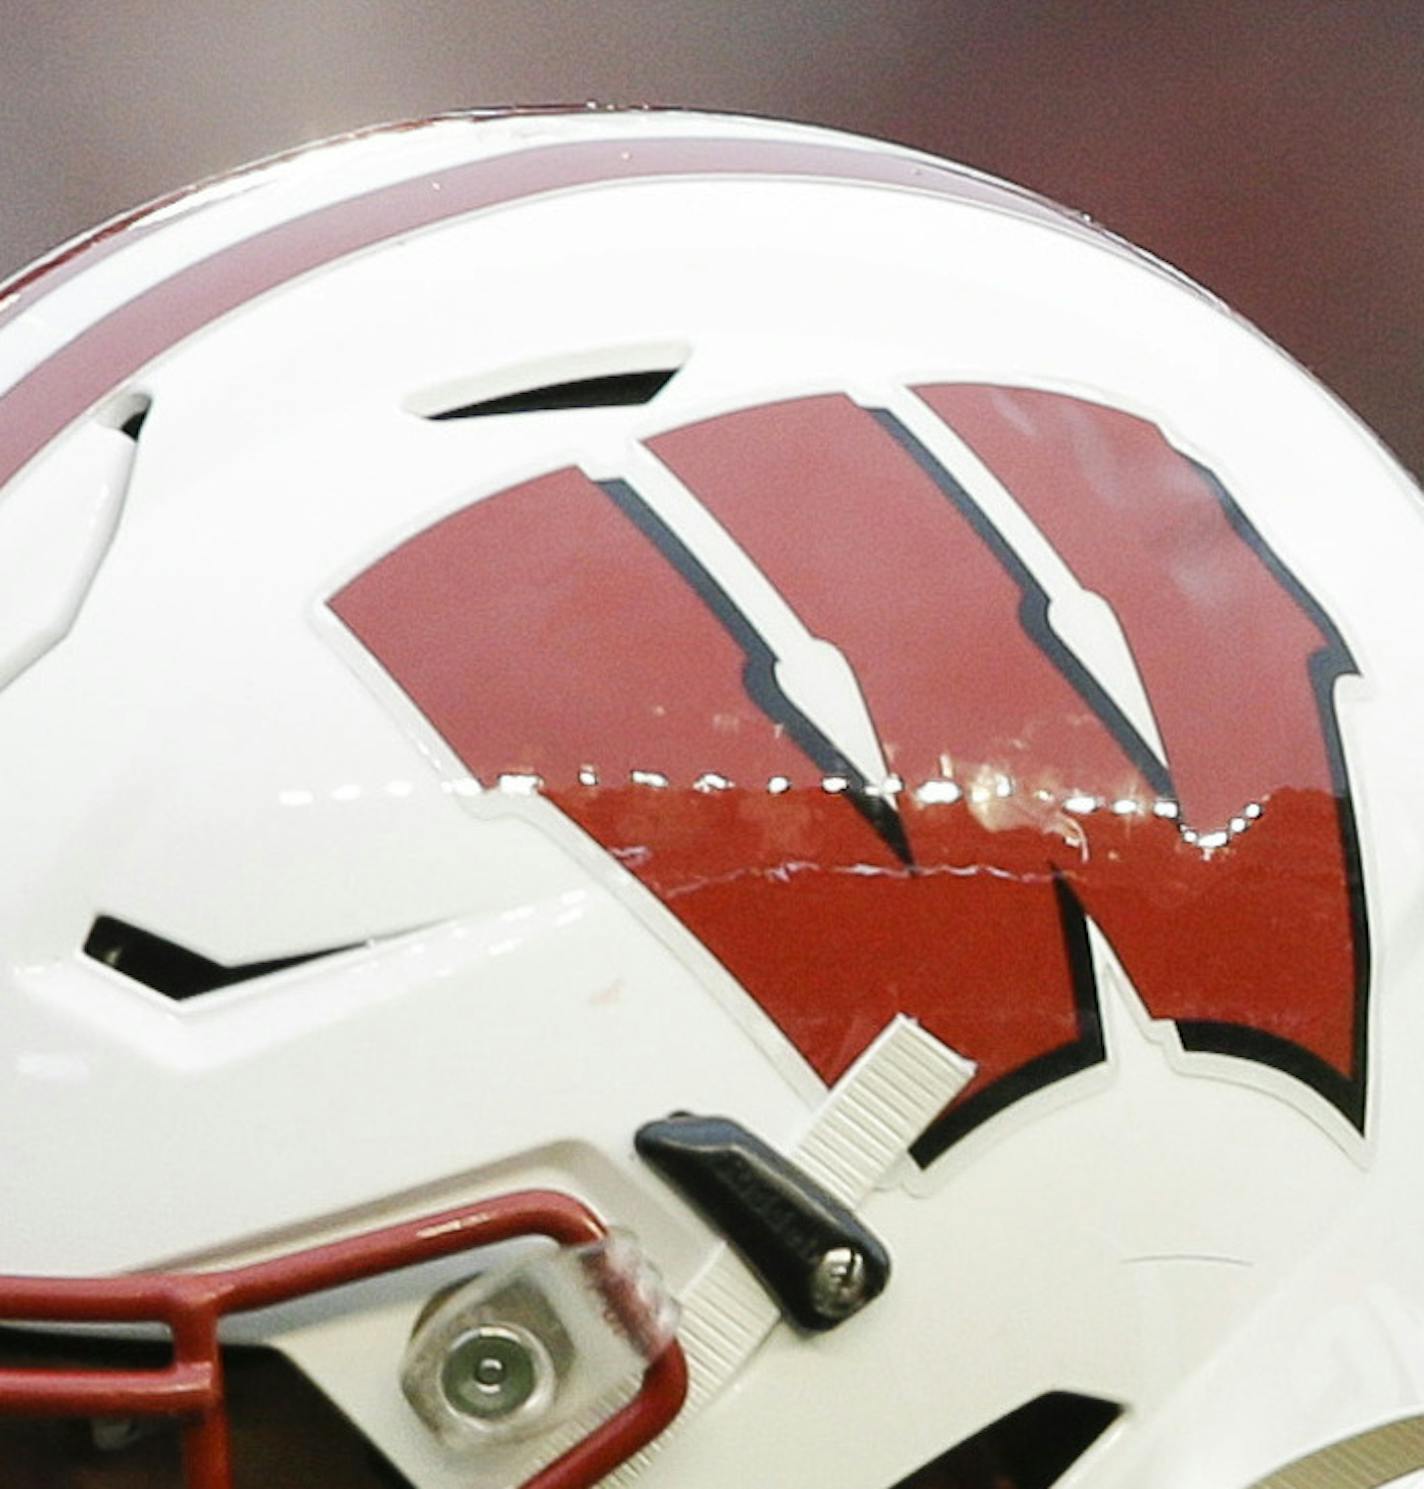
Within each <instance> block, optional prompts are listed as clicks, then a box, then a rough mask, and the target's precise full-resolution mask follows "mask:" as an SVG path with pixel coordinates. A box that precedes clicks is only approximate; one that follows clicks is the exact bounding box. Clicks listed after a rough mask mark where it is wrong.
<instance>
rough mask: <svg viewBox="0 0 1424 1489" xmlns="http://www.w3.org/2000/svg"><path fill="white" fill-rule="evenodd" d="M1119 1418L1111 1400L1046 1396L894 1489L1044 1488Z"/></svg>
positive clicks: (1065, 1393)
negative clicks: (951, 1487) (1010, 1485)
mask: <svg viewBox="0 0 1424 1489" xmlns="http://www.w3.org/2000/svg"><path fill="white" fill-rule="evenodd" d="M1121 1415H1122V1408H1121V1407H1120V1406H1118V1405H1116V1404H1115V1403H1113V1402H1111V1401H1102V1400H1100V1399H1099V1398H1098V1397H1096V1396H1079V1395H1077V1394H1075V1393H1074V1392H1072V1391H1049V1392H1048V1393H1047V1395H1044V1396H1036V1397H1035V1398H1034V1399H1033V1400H1032V1401H1029V1402H1026V1403H1025V1404H1024V1405H1023V1406H1020V1407H1019V1408H1017V1410H1015V1411H1011V1412H1009V1414H1008V1415H1007V1416H1003V1417H1000V1418H999V1419H998V1421H996V1422H990V1424H989V1425H988V1426H987V1427H985V1428H982V1429H981V1430H980V1431H978V1432H976V1433H975V1434H974V1436H973V1437H966V1438H965V1439H964V1441H963V1442H961V1443H957V1444H956V1445H955V1446H954V1447H952V1448H951V1449H950V1450H949V1451H948V1452H947V1453H943V1454H941V1455H940V1456H939V1457H938V1458H936V1459H935V1460H934V1461H933V1462H932V1463H926V1464H925V1466H924V1467H923V1468H920V1469H916V1470H915V1472H914V1473H912V1474H911V1475H910V1476H909V1478H907V1479H901V1480H900V1482H899V1483H898V1484H896V1485H894V1489H945V1486H947V1485H953V1486H954V1489H1003V1486H1004V1485H1008V1484H1012V1485H1013V1486H1014V1489H1050V1486H1051V1485H1053V1484H1056V1483H1057V1482H1058V1480H1059V1479H1061V1478H1062V1477H1063V1475H1064V1474H1065V1473H1067V1472H1068V1470H1069V1469H1070V1468H1071V1467H1072V1466H1073V1465H1074V1464H1075V1463H1076V1462H1077V1461H1078V1459H1079V1458H1081V1457H1082V1456H1083V1454H1084V1453H1086V1452H1087V1451H1088V1449H1089V1448H1090V1447H1092V1445H1093V1444H1094V1443H1095V1442H1096V1441H1097V1440H1098V1438H1100V1437H1101V1436H1102V1435H1103V1433H1104V1432H1106V1431H1107V1429H1108V1428H1109V1427H1110V1426H1111V1425H1112V1424H1113V1422H1115V1421H1116V1420H1117V1419H1118V1417H1119V1416H1121Z"/></svg>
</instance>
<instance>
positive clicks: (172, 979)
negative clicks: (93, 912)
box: [84, 915, 347, 1002]
mask: <svg viewBox="0 0 1424 1489" xmlns="http://www.w3.org/2000/svg"><path fill="white" fill-rule="evenodd" d="M346 949H347V948H345V947H333V948H330V949H328V950H325V951H308V952H303V953H302V954H300V955H298V956H288V957H278V958H275V959H273V960H271V961H265V962H247V963H245V964H243V965H239V966H226V965H224V964H223V963H222V962H214V961H210V960H209V959H208V958H207V957H205V956H203V955H201V954H200V953H199V952H196V951H190V950H189V949H188V948H187V947H186V946H179V945H177V944H176V943H175V942H173V941H166V940H164V938H163V937H162V936H156V935H154V934H153V932H152V931H145V930H141V929H140V928H139V927H138V926H135V925H129V924H128V922H127V921H123V920H117V919H115V918H114V917H113V916H111V915H100V916H99V917H98V918H97V919H96V920H95V921H94V924H93V925H92V926H91V927H90V929H89V935H88V937H87V938H86V940H85V942H84V955H85V956H87V957H90V958H92V959H93V960H94V961H96V962H102V963H103V964H104V965H105V966H106V967H112V968H113V969H114V971H115V972H120V973H122V974H123V975H124V976H125V977H130V978H132V979H133V980H134V981H135V982H141V983H142V984H143V985H144V986H145V987H148V988H152V989H153V991H154V992H156V993H162V994H163V996H164V997H165V998H172V999H174V1000H175V1001H178V1002H182V1001H183V999H185V998H194V997H197V996H198V995H199V994H200V993H211V992H214V991H215V990H216V989H218V988H224V987H231V986H232V985H233V984H234V983H239V982H251V981H253V980H254V979H256V978H258V977H266V976H268V975H269V974H271V973H273V972H281V971H284V970H286V968H288V967H297V966H300V965H301V964H302V963H303V962H310V961H315V960H316V959H317V958H318V957H323V956H331V955H333V954H334V953H335V952H336V951H344V950H346Z"/></svg>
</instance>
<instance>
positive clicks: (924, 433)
mask: <svg viewBox="0 0 1424 1489" xmlns="http://www.w3.org/2000/svg"><path fill="white" fill-rule="evenodd" d="M1421 518H1424V513H1421V508H1420V505H1419V493H1418V492H1417V491H1416V490H1415V488H1414V487H1413V485H1412V484H1411V483H1410V481H1409V480H1408V478H1407V477H1406V476H1405V475H1404V474H1403V473H1402V472H1401V470H1400V469H1399V468H1398V466H1396V465H1395V464H1394V463H1393V461H1392V460H1391V459H1390V457H1389V456H1388V454H1387V453H1386V452H1385V451H1384V450H1383V449H1382V448H1381V447H1380V445H1379V444H1378V443H1377V441H1376V440H1374V439H1373V438H1372V437H1371V436H1370V434H1369V433H1368V432H1367V431H1366V430H1365V429H1364V428H1362V427H1361V425H1360V424H1359V423H1358V422H1357V421H1356V420H1355V419H1354V418H1353V417H1352V416H1351V415H1350V414H1349V413H1348V412H1347V411H1346V410H1345V409H1343V408H1342V407H1341V406H1340V405H1339V404H1338V403H1337V402H1335V401H1334V400H1333V399H1332V398H1331V397H1330V395H1329V394H1327V393H1326V392H1325V391H1323V390H1322V389H1321V388H1320V387H1319V386H1318V385H1317V384H1316V383H1314V382H1313V381H1312V380H1311V379H1310V378H1309V377H1308V376H1306V375H1305V374H1304V373H1303V372H1302V371H1301V370H1300V369H1299V368H1298V367H1296V366H1295V365H1294V364H1293V363H1291V362H1290V361H1289V360H1288V359H1287V358H1286V357H1284V356H1283V355H1282V354H1281V353H1280V352H1279V351H1277V350H1276V349H1275V348H1273V347H1272V346H1271V345H1269V344H1268V343H1267V342H1266V341H1265V340H1264V339H1263V338H1262V337H1261V336H1260V335H1259V334H1258V333H1256V332H1255V331H1254V330H1253V329H1252V328H1251V327H1250V326H1248V325H1246V324H1244V323H1243V322H1242V321H1240V320H1239V319H1236V318H1235V317H1233V316H1232V315H1231V314H1230V313H1229V312H1228V311H1226V310H1225V309H1224V308H1223V307H1222V306H1221V305H1220V304H1219V303H1217V302H1216V301H1214V300H1213V299H1212V298H1211V296H1209V295H1208V294H1206V293H1204V292H1203V291H1201V290H1199V289H1197V288H1195V287H1194V286H1193V285H1191V284H1189V283H1187V282H1186V281H1184V280H1183V279H1182V278H1181V277H1179V276H1178V275H1176V274H1175V273H1174V272H1173V271H1171V270H1170V269H1168V268H1166V267H1164V266H1163V265H1161V264H1159V263H1157V262H1155V261H1154V260H1152V259H1151V258H1150V257H1148V256H1147V255H1145V254H1142V253H1140V252H1138V251H1136V250H1134V249H1132V248H1131V247H1129V246H1127V245H1126V244H1124V243H1122V242H1120V241H1118V240H1117V239H1115V238H1113V237H1112V236H1110V235H1109V234H1107V233H1104V232H1103V231H1101V230H1100V229H1098V228H1097V227H1095V226H1094V225H1093V224H1091V223H1089V222H1087V221H1085V220H1084V219H1083V218H1082V217H1080V216H1077V215H1075V214H1073V213H1070V212H1066V211H1064V210H1062V209H1060V208H1057V207H1054V206H1052V205H1051V204H1049V203H1047V202H1044V201H1042V200H1040V199H1038V198H1036V197H1034V196H1032V195H1029V194H1027V193H1025V192H1022V191H1019V190H1016V189H1015V188H1013V187H1010V186H1007V185H1004V184H1003V183H1001V182H998V181H994V180H992V179H989V178H987V177H985V176H982V175H980V174H978V173H976V172H973V171H970V170H965V169H963V168H960V167H956V166H951V165H947V164H944V163H943V162H940V161H937V160H934V159H931V158H929V157H926V156H923V155H920V154H917V153H915V152H913V151H910V150H905V149H900V148H897V147H893V146H888V145H884V144H879V143H875V142H870V141H865V140H859V139H854V138H849V137H846V136H843V135H838V134H834V133H830V132H827V131H823V130H818V129H812V128H807V127H802V126H794V125H783V124H775V123H769V122H764V121H753V120H743V119H736V118H724V117H708V116H701V115H692V114H679V113H665V112H647V111H637V112H611V111H602V110H597V111H593V110H590V111H557V110H553V111H536V112H530V113H504V114H499V115H494V116H487V115H473V114H472V115H457V116H450V117H446V118H441V119H437V120H434V121H431V122H428V123H424V124H419V125H407V126H400V127H396V128H388V129H380V130H374V131H370V132H368V133H365V134H361V135H357V136H352V137H349V138H345V139H342V140H337V141H334V142H332V143H330V144H327V145H323V146H320V147H315V148H312V149H309V150H304V151H299V152H296V153H294V154H292V155H289V156H285V157H282V158H280V159H277V160H274V161H271V162H267V163H265V164H261V165H258V166H254V167H252V168H250V169H249V170H246V171H242V172H238V173H237V174H235V175H232V176H228V177H225V178H223V179H221V180H219V181H215V182H211V183H208V184H207V185H204V186H200V187H197V188H194V189H193V190H191V191H188V192H183V193H179V194H177V195H175V196H173V197H171V198H169V199H168V200H166V201H163V202H160V203H157V204H156V205H154V206H151V207H149V208H145V209H143V210H141V211H138V212H135V213H133V214H131V215H130V216H128V217H125V218H123V219H121V220H119V221H116V222H114V223H111V224H109V225H107V226H106V227H104V228H101V229H99V230H98V231H97V232H95V233H93V234H91V235H89V236H88V237H86V238H84V239H82V240H80V241H77V242H75V243H73V244H70V245H68V246H66V247H65V248H62V249H60V250H58V251H57V252H56V253H54V254H53V255H51V256H50V257H49V258H48V259H46V260H44V261H43V262H41V263H40V264H38V265H36V266H35V267H34V268H32V269H30V270H29V271H27V272H25V273H23V274H21V275H19V276H18V277H17V278H15V279H12V280H11V281H10V282H9V284H8V285H5V286H3V287H0V827H2V828H3V840H4V845H5V849H4V852H3V854H0V998H3V1008H4V1012H3V1018H0V1120H3V1125H4V1131H5V1134H6V1137H5V1142H6V1148H7V1152H8V1155H9V1156H8V1161H7V1163H6V1165H5V1185H4V1188H5V1213H6V1217H7V1219H6V1224H5V1227H4V1229H3V1231H0V1273H3V1274H4V1276H3V1277H0V1319H3V1320H5V1321H6V1322H5V1324H4V1327H3V1329H0V1346H3V1347H2V1348H0V1479H3V1481H4V1483H5V1484H6V1485H14V1486H20V1489H34V1486H39V1485H46V1486H52V1485H74V1486H80V1485H82V1486H92V1489H109V1486H119V1485H129V1484H156V1485H167V1484H174V1485H176V1484H180V1483H187V1484H190V1485H193V1486H195V1489H227V1486H228V1485H229V1484H253V1485H255V1484H262V1485H266V1486H274V1489H281V1486H287V1485H302V1486H315V1489H320V1486H323V1485H325V1484H328V1483H331V1484H341V1485H345V1486H350V1489H362V1486H366V1485H378V1484H404V1485H407V1486H411V1489H457V1486H458V1489H514V1486H536V1489H588V1486H590V1485H592V1484H594V1483H597V1482H600V1481H602V1482H606V1483H609V1484H612V1485H616V1486H618V1489H625V1486H633V1485H637V1486H638V1489H669V1486H675V1489H728V1486H730V1485H734V1484H737V1483H746V1484H757V1485H765V1486H777V1489H783V1486H785V1489H799V1486H806V1489H812V1486H814V1489H1047V1486H1048V1485H1050V1484H1053V1485H1060V1486H1069V1489H1318V1486H1325V1485H1330V1486H1351V1489H1372V1486H1376V1485H1382V1484H1385V1483H1405V1482H1409V1483H1416V1484H1424V1247H1421V1244H1420V1240H1419V1237H1420V1236H1421V1234H1424V1166H1421V1163H1420V1161H1419V1157H1418V1154H1417V1152H1416V1149H1415V1144H1416V1143H1417V1142H1418V1141H1419V1135H1420V1134H1421V1132H1424V1085H1421V1081H1420V1079H1419V1076H1418V1072H1417V1070H1416V1068H1415V1067H1416V1065H1417V1064H1418V1062H1419V1060H1420V1058H1421V1054H1424V968H1421V965H1420V953H1421V945H1422V944H1424V941H1422V939H1421V928H1420V923H1419V917H1420V907H1421V904H1424V884H1421V876H1424V794H1422V793H1424V773H1421V771H1420V769H1419V766H1418V763H1417V758H1416V757H1417V753H1418V740H1419V737H1420V734H1421V730H1424V650H1422V649H1421V646H1420V641H1419V634H1420V632H1419V624H1418V620H1417V617H1416V615H1415V613H1414V609H1413V600H1412V599H1411V596H1413V595H1415V594H1416V593H1417V591H1418V589H1419V583H1420V581H1419V576H1420V574H1421V572H1424V520H1421ZM219 1340H221V1349H220V1347H219ZM333 1407H334V1408H335V1410H333ZM180 1443H181V1447H182V1462H181V1464H180V1462H179V1453H178V1445H179V1444H180ZM1416 1475H1421V1476H1420V1477H1416Z"/></svg>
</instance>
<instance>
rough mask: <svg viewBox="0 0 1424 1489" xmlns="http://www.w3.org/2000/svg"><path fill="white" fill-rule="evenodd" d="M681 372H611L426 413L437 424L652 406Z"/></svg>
mask: <svg viewBox="0 0 1424 1489" xmlns="http://www.w3.org/2000/svg"><path fill="white" fill-rule="evenodd" d="M678 371H679V369H678V368H676V367H653V368H649V369H648V370H646V371H643V372H610V373H605V374H604V375H603V376H601V377H581V378H576V379H574V381H572V382H567V383H546V384H544V385H543V386H542V387H538V388H524V389H521V390H520V391H519V392H517V393H504V394H501V395H500V396H499V397H497V398H485V399H481V400H480V401H479V402H476V403H462V404H459V405H457V406H456V407H455V408H447V409H441V410H440V411H439V412H438V413H433V414H426V415H425V417H426V418H427V419H430V420H432V421H433V422H435V423H445V422H448V421H450V420H453V419H484V418H488V417H489V416H491V415H492V414H542V413H553V412H555V411H561V410H566V409H576V408H617V407H619V406H622V405H632V404H639V403H651V402H652V400H653V399H654V398H656V397H657V395H658V394H659V393H660V392H661V391H662V390H663V389H664V388H665V387H666V386H667V385H668V383H670V382H671V381H672V379H673V377H674V376H675V375H676V374H677V372H678Z"/></svg>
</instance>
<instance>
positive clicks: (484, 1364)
mask: <svg viewBox="0 0 1424 1489" xmlns="http://www.w3.org/2000/svg"><path fill="white" fill-rule="evenodd" d="M548 1375H549V1367H548V1360H547V1356H545V1354H544V1351H543V1350H542V1349H541V1348H539V1346H538V1345H537V1344H536V1342H535V1341H534V1339H533V1338H532V1337H531V1336H529V1335H527V1334H525V1332H524V1331H523V1330H522V1329H514V1328H509V1327H504V1326H501V1325H488V1324H487V1325H485V1326H484V1327H482V1328H478V1329H472V1330H471V1331H470V1332H469V1333H468V1334H465V1335H464V1336H463V1337H462V1338H460V1339H458V1340H457V1341H456V1342H455V1344H454V1346H453V1347H452V1348H451V1350H450V1352H449V1354H448V1355H447V1356H446V1357H445V1363H444V1365H443V1366H442V1367H441V1371H440V1386H441V1389H442V1390H443V1392H444V1394H445V1399H446V1400H447V1401H448V1402H449V1403H450V1405H451V1406H452V1407H454V1409H455V1410H456V1411H457V1412H459V1413H460V1414H461V1415H462V1416H466V1417H473V1418H475V1419H476V1420H477V1421H482V1422H489V1423H494V1422H499V1421H506V1420H508V1419H509V1418H510V1417H513V1416H514V1415H515V1414H516V1413H517V1412H520V1411H523V1410H525V1409H526V1408H529V1409H531V1410H532V1409H534V1408H533V1403H534V1402H535V1400H536V1398H537V1397H538V1396H539V1394H540V1391H541V1387H544V1388H545V1389H546V1390H547V1386H546V1382H547V1379H548Z"/></svg>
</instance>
